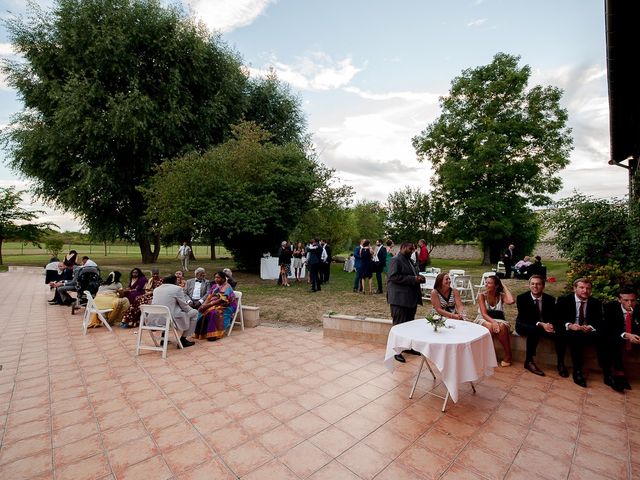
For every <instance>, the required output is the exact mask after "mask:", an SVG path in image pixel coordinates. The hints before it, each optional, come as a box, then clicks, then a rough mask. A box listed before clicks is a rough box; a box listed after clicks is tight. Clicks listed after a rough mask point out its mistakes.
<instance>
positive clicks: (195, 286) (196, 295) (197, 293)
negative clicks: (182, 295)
mask: <svg viewBox="0 0 640 480" xmlns="http://www.w3.org/2000/svg"><path fill="white" fill-rule="evenodd" d="M205 282H206V280H196V283H194V284H193V293H192V294H191V298H192V299H193V300H200V289H201V288H202V286H201V285H200V284H201V283H205Z"/></svg>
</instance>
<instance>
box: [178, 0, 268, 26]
mask: <svg viewBox="0 0 640 480" xmlns="http://www.w3.org/2000/svg"><path fill="white" fill-rule="evenodd" d="M272 3H275V0H186V4H187V5H188V6H189V9H190V10H191V12H192V13H193V15H194V16H195V17H196V18H197V19H198V20H200V21H202V22H203V23H204V24H205V25H207V26H208V27H209V28H211V29H212V30H217V31H219V32H223V33H226V32H230V31H232V30H235V29H236V28H240V27H244V26H246V25H250V24H251V23H253V22H254V21H255V20H256V19H257V18H258V17H259V16H260V15H262V14H263V13H264V12H265V10H266V9H267V7H268V6H269V5H270V4H272Z"/></svg>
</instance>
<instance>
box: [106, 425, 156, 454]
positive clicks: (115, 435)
mask: <svg viewBox="0 0 640 480" xmlns="http://www.w3.org/2000/svg"><path fill="white" fill-rule="evenodd" d="M147 435H148V434H147V431H146V430H145V428H144V425H143V424H142V422H141V421H140V420H137V421H135V422H132V423H129V424H127V425H124V426H123V427H120V428H115V429H111V430H107V431H106V432H102V441H103V443H104V446H105V448H107V449H109V450H114V449H116V448H118V447H120V446H122V445H124V444H126V443H129V442H132V441H133V440H137V439H139V438H142V437H145V436H147Z"/></svg>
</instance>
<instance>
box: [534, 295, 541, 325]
mask: <svg viewBox="0 0 640 480" xmlns="http://www.w3.org/2000/svg"><path fill="white" fill-rule="evenodd" d="M534 302H536V318H537V321H538V322H540V321H541V320H542V315H541V312H540V299H539V298H535V299H534Z"/></svg>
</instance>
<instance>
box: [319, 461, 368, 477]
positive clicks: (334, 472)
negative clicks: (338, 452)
mask: <svg viewBox="0 0 640 480" xmlns="http://www.w3.org/2000/svg"><path fill="white" fill-rule="evenodd" d="M309 480H360V477H359V476H357V475H356V474H355V473H353V472H352V471H351V470H349V469H348V468H347V467H345V466H344V465H342V464H341V463H339V462H337V461H335V460H334V461H332V462H330V463H328V464H326V465H325V466H324V467H322V468H321V469H320V470H318V471H317V472H315V473H314V474H313V475H311V476H310V477H309Z"/></svg>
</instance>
